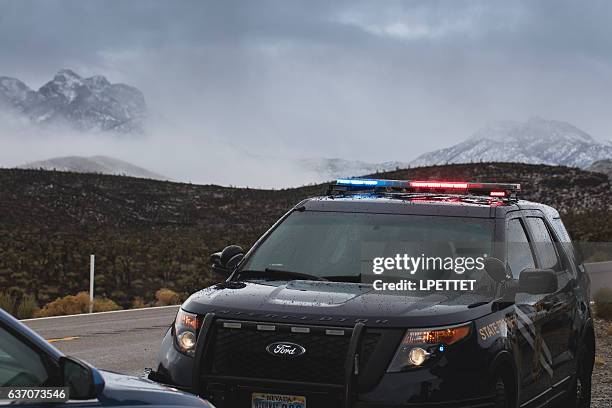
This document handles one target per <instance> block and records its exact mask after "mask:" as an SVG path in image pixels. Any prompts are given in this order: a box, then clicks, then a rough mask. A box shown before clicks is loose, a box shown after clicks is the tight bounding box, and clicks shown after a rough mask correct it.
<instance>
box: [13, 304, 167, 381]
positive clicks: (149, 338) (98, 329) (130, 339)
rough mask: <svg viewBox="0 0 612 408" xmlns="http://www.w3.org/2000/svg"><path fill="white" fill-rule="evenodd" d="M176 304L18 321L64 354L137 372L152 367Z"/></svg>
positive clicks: (99, 366)
mask: <svg viewBox="0 0 612 408" xmlns="http://www.w3.org/2000/svg"><path fill="white" fill-rule="evenodd" d="M177 309H178V306H168V307H157V308H149V309H133V310H126V311H119V312H107V313H94V314H91V315H90V314H84V315H75V316H58V317H52V318H44V319H29V320H23V321H22V322H23V323H24V324H26V325H27V326H29V327H30V328H31V329H33V330H35V331H36V332H37V333H38V334H40V335H41V336H42V337H44V338H45V339H47V340H49V341H51V342H52V343H53V345H54V346H55V347H57V348H58V349H60V350H61V351H62V352H64V353H65V354H67V355H71V356H75V357H78V358H81V359H83V360H85V361H87V362H89V363H91V364H93V365H94V366H95V367H98V368H101V369H106V370H110V371H116V372H120V373H124V374H131V375H141V374H142V373H143V371H144V368H145V367H153V364H154V363H155V357H156V356H157V352H158V351H159V347H160V344H161V340H162V338H163V336H164V334H165V332H166V329H167V328H168V327H169V326H170V324H171V323H172V321H173V320H174V317H175V316H176V312H177Z"/></svg>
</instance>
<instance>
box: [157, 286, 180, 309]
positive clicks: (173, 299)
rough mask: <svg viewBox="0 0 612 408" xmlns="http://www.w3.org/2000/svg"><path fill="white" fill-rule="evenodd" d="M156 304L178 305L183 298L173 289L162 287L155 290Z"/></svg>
mask: <svg viewBox="0 0 612 408" xmlns="http://www.w3.org/2000/svg"><path fill="white" fill-rule="evenodd" d="M155 299H157V301H156V302H155V305H156V306H170V305H177V304H179V303H180V301H181V298H180V296H179V294H178V293H176V292H175V291H173V290H171V289H167V288H161V289H160V290H158V291H157V292H155Z"/></svg>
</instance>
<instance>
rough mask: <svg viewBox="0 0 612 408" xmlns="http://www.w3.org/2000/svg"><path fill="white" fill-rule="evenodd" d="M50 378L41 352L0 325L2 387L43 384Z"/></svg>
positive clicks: (0, 377)
mask: <svg viewBox="0 0 612 408" xmlns="http://www.w3.org/2000/svg"><path fill="white" fill-rule="evenodd" d="M48 378H49V377H48V374H47V370H46V368H45V365H44V364H43V361H42V359H41V357H40V355H39V353H36V352H34V350H32V349H31V348H30V347H29V346H28V345H26V344H25V343H23V342H22V341H21V340H20V339H19V338H17V337H15V336H13V335H12V334H11V333H9V332H8V331H7V330H6V329H4V328H3V327H0V387H9V386H20V387H33V386H41V385H46V383H47V381H48Z"/></svg>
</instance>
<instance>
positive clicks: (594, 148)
mask: <svg viewBox="0 0 612 408" xmlns="http://www.w3.org/2000/svg"><path fill="white" fill-rule="evenodd" d="M608 158H612V143H610V142H599V141H597V140H595V139H594V138H593V137H592V136H590V135H589V134H587V133H586V132H583V131H582V130H580V129H578V128H576V127H575V126H573V125H571V124H569V123H566V122H561V121H555V120H545V119H541V118H531V119H529V120H528V121H527V122H514V121H504V122H495V123H492V124H490V125H488V126H485V127H484V128H482V129H480V130H479V131H477V132H476V133H475V134H474V135H473V136H472V137H470V138H469V139H468V140H466V141H464V142H462V143H459V144H456V145H454V146H451V147H449V148H445V149H440V150H436V151H433V152H429V153H425V154H423V155H421V156H419V157H418V158H417V159H415V160H413V161H412V162H411V163H410V165H411V166H427V165H433V164H446V163H471V162H521V163H532V164H537V163H541V164H553V165H564V166H571V167H580V168H585V167H588V166H589V165H590V164H591V163H593V162H594V161H597V160H602V159H608Z"/></svg>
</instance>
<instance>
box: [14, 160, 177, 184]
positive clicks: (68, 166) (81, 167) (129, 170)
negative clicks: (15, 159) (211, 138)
mask: <svg viewBox="0 0 612 408" xmlns="http://www.w3.org/2000/svg"><path fill="white" fill-rule="evenodd" d="M18 168H21V169H36V170H55V171H72V172H76V173H96V174H110V175H115V176H129V177H139V178H148V179H156V180H169V178H168V177H164V176H162V175H159V174H157V173H154V172H152V171H149V170H147V169H144V168H142V167H138V166H135V165H133V164H131V163H128V162H125V161H123V160H119V159H115V158H113V157H107V156H92V157H82V156H66V157H56V158H53V159H49V160H41V161H36V162H31V163H27V164H24V165H22V166H19V167H18Z"/></svg>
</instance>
